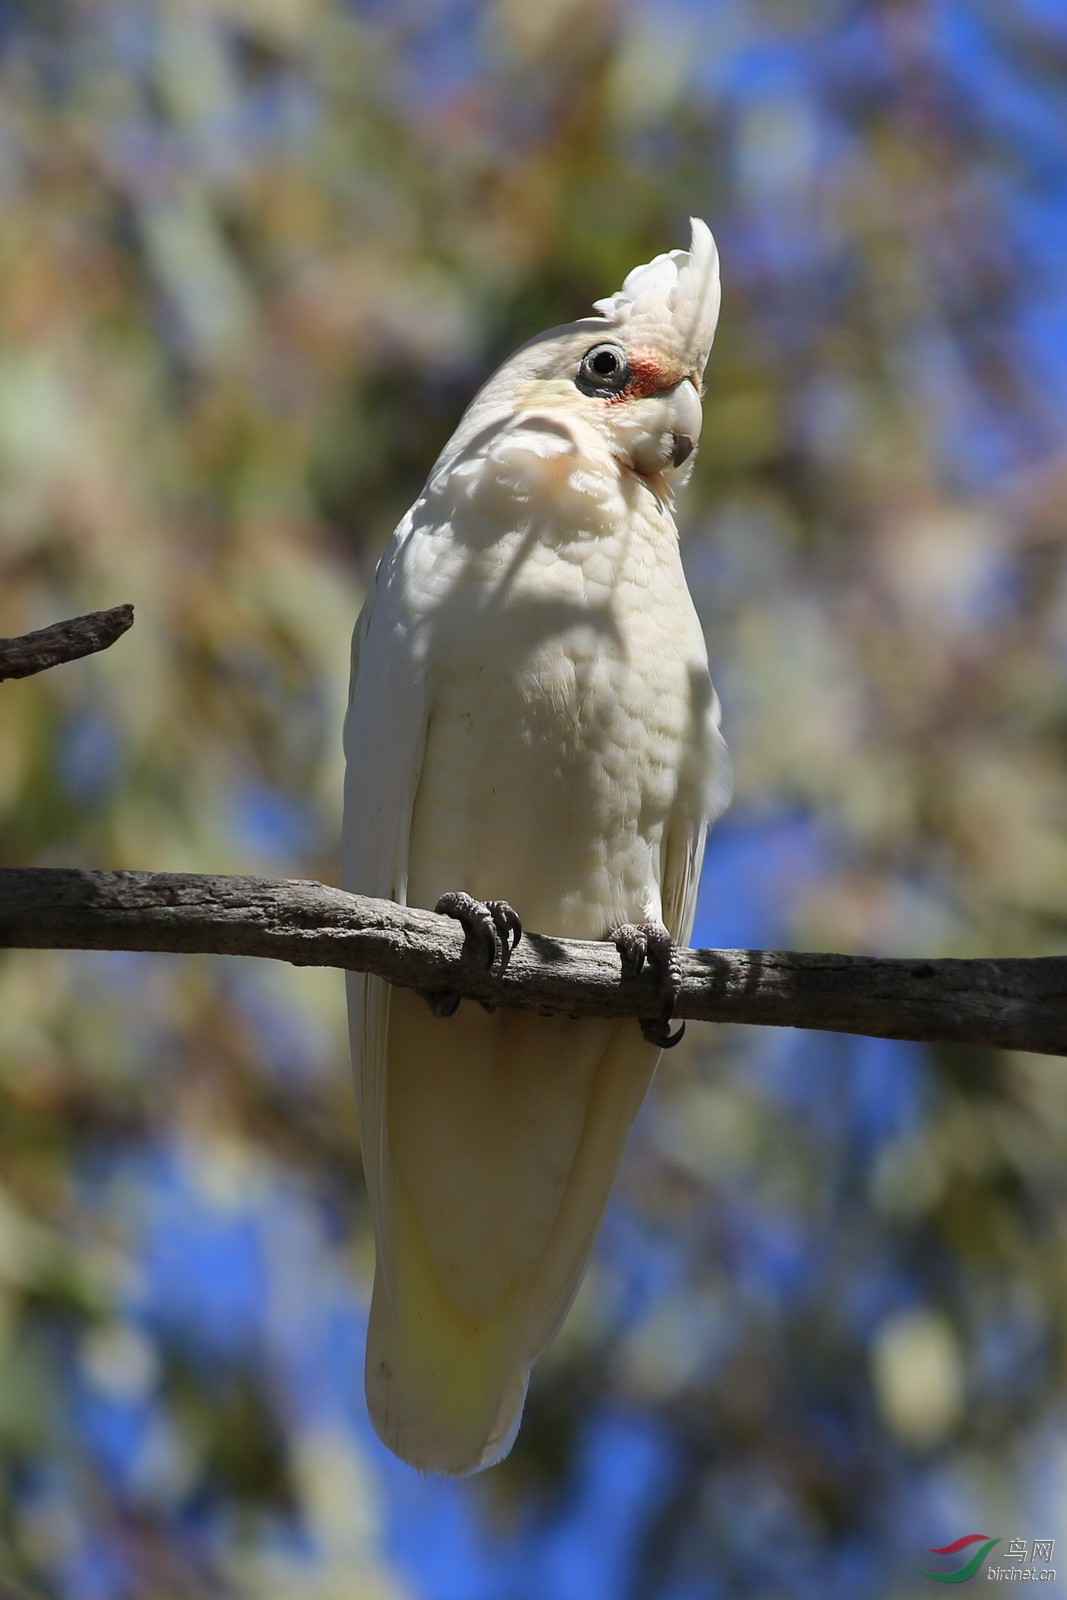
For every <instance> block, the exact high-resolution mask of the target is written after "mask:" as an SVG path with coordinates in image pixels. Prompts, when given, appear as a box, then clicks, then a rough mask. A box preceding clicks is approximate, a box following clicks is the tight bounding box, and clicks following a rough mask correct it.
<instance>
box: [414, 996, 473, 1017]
mask: <svg viewBox="0 0 1067 1600" xmlns="http://www.w3.org/2000/svg"><path fill="white" fill-rule="evenodd" d="M415 992H416V994H417V995H418V996H419V999H420V1000H425V1001H426V1004H427V1005H428V1006H429V1008H430V1010H431V1011H432V1012H433V1014H434V1016H435V1017H454V1016H455V1014H456V1012H457V1011H458V1010H459V1002H460V1000H461V999H462V998H463V996H462V995H458V994H457V993H456V991H455V990H454V989H446V990H445V991H444V992H443V993H441V992H440V991H437V992H436V993H435V992H434V991H433V990H430V989H417V990H416V991H415Z"/></svg>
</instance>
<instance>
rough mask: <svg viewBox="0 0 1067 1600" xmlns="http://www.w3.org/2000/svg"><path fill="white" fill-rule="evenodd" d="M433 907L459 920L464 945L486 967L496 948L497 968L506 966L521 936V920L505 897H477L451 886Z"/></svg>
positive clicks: (493, 960)
mask: <svg viewBox="0 0 1067 1600" xmlns="http://www.w3.org/2000/svg"><path fill="white" fill-rule="evenodd" d="M434 910H435V911H437V912H439V913H440V914H441V916H443V917H455V919H456V921H457V922H459V923H461V924H462V926H463V932H464V934H465V935H466V939H465V945H466V947H467V948H468V949H469V950H470V951H471V952H472V954H474V955H476V956H479V955H480V956H481V957H482V959H483V960H484V963H485V965H486V966H487V967H491V966H492V965H493V963H494V962H495V961H496V958H497V953H498V951H499V955H500V970H501V972H505V971H506V970H507V965H508V962H509V961H510V960H511V952H512V951H513V950H514V949H515V946H516V945H517V944H518V942H519V940H520V939H521V938H522V922H521V921H520V919H519V915H518V913H517V912H516V911H514V910H513V909H512V907H511V906H510V905H508V902H507V901H506V900H476V899H475V898H474V896H473V895H472V894H465V893H464V892H463V890H462V889H450V890H449V892H448V893H447V894H443V895H442V896H441V898H440V900H438V902H437V904H436V905H435V906H434Z"/></svg>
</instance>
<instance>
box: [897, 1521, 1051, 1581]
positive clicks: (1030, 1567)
mask: <svg viewBox="0 0 1067 1600" xmlns="http://www.w3.org/2000/svg"><path fill="white" fill-rule="evenodd" d="M1002 1542H1003V1541H1002V1540H1001V1539H999V1538H996V1539H991V1538H990V1536H989V1534H988V1533H965V1534H964V1535H963V1537H962V1539H953V1541H952V1543H951V1544H941V1545H931V1546H930V1554H931V1555H932V1556H956V1555H960V1554H961V1553H962V1552H963V1551H964V1550H969V1549H970V1547H971V1546H972V1545H977V1546H978V1549H977V1550H974V1551H972V1553H971V1554H970V1555H969V1556H968V1557H967V1558H966V1560H964V1561H963V1562H962V1563H961V1565H960V1566H958V1567H952V1568H951V1569H950V1570H949V1571H947V1572H931V1571H930V1569H929V1568H928V1567H916V1569H915V1570H916V1572H921V1573H922V1575H923V1577H924V1578H933V1580H934V1582H935V1583H966V1582H967V1580H968V1578H973V1577H974V1575H975V1573H976V1572H977V1571H978V1570H979V1568H980V1567H981V1565H982V1563H983V1562H984V1561H985V1559H986V1557H987V1556H988V1555H989V1553H990V1551H991V1550H992V1549H993V1547H994V1545H998V1544H1001V1543H1002ZM1055 1543H1056V1541H1055V1540H1054V1539H1035V1540H1034V1541H1033V1543H1032V1544H1027V1542H1026V1540H1025V1539H1009V1540H1008V1543H1007V1544H1006V1545H1005V1546H1004V1548H1003V1550H1002V1551H1001V1552H1000V1555H999V1556H998V1557H997V1561H998V1563H999V1562H1008V1563H1010V1564H1009V1565H1007V1566H1000V1565H997V1566H994V1565H992V1563H990V1565H988V1566H987V1567H986V1569H985V1575H986V1577H987V1578H989V1579H994V1580H1000V1581H1002V1582H1003V1581H1006V1582H1009V1583H1010V1582H1012V1581H1013V1580H1014V1581H1016V1582H1025V1581H1029V1582H1031V1583H1054V1582H1055V1579H1056V1569H1055V1567H1053V1566H1052V1564H1051V1563H1052V1551H1053V1548H1054V1546H1055Z"/></svg>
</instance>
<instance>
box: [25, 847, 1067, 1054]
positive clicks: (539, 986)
mask: <svg viewBox="0 0 1067 1600" xmlns="http://www.w3.org/2000/svg"><path fill="white" fill-rule="evenodd" d="M3 947H6V948H24V949H81V950H160V951H170V952H174V953H177V954H193V953H197V952H200V953H208V954H216V955H243V956H269V957H271V958H273V959H274V960H276V961H289V962H291V963H292V964H293V965H294V966H326V967H345V968H350V969H352V970H354V971H361V972H373V973H377V974H378V976H379V977H382V978H386V979H388V980H389V982H390V983H395V984H400V985H403V986H405V987H409V988H417V989H422V990H426V991H429V992H447V991H449V990H452V991H456V992H458V993H460V994H462V995H464V996H466V997H468V998H469V999H472V1000H481V1001H484V1002H486V1003H488V1004H490V1005H495V1006H505V1007H514V1008H516V1009H519V1010H523V1011H537V1012H543V1013H561V1014H563V1015H568V1016H590V1017H654V1016H656V1015H657V1013H658V1011H659V996H658V993H657V988H656V981H655V978H654V976H653V975H652V974H651V973H648V972H645V973H643V974H642V975H641V976H640V977H638V978H623V977H622V976H621V974H620V971H619V958H618V956H617V954H616V953H615V950H614V948H613V946H612V945H610V944H604V943H590V942H585V943H580V942H578V941H577V940H571V939H554V938H548V937H546V936H545V935H543V934H534V933H530V934H526V935H525V936H524V937H523V941H522V943H521V944H520V945H519V948H518V949H517V950H516V951H515V953H514V955H513V956H512V958H511V963H510V966H509V967H508V970H507V972H506V973H504V974H503V975H501V974H500V973H499V971H496V970H494V971H493V972H486V971H484V970H483V969H480V968H479V967H478V965H477V964H476V963H475V962H474V961H472V960H471V958H470V957H469V956H468V955H467V954H466V953H465V952H464V951H463V937H462V933H461V931H460V930H459V928H458V927H457V925H456V923H455V922H453V921H451V920H450V919H449V918H447V917H439V916H435V915H434V913H433V912H430V911H419V910H416V909H414V908H412V907H408V906H398V905H394V904H393V903H392V902H391V901H387V900H369V899H366V898H364V897H363V896H361V895H350V894H345V893H344V892H343V891H342V890H340V889H334V888H331V887H329V886H327V885H325V884H321V883H312V882H307V881H303V880H296V879H289V880H283V881H281V882H275V881H273V880H271V879H267V878H237V877H201V876H199V875H197V874H193V873H169V872H82V871H79V870H76V869H73V868H9V869H7V870H2V871H0V948H3ZM681 970H682V992H681V997H680V999H679V1002H678V1005H677V1006H676V1008H675V1015H676V1016H679V1017H686V1018H692V1019H693V1020H699V1021H704V1022H743V1023H772V1024H776V1025H778V1026H781V1027H792V1028H819V1029H826V1030H828V1031H830V1032H833V1033H861V1034H870V1035H874V1036H875V1037H878V1038H884V1039H917V1040H927V1041H939V1040H954V1041H957V1042H959V1043H964V1044H980V1045H995V1046H999V1047H1002V1048H1004V1049H1012V1050H1037V1051H1042V1052H1044V1053H1047V1054H1050V1055H1067V956H1040V957H1035V958H1032V959H1007V960H993V959H990V960H976V961H961V960H943V961H923V960H904V959H895V960H893V959H886V960H883V959H881V958H879V957H876V956H845V955H820V954H810V953H808V954H803V953H797V952H795V951H783V950H686V951H683V952H681ZM441 1025H442V1027H446V1026H447V1023H445V1022H442V1024H441Z"/></svg>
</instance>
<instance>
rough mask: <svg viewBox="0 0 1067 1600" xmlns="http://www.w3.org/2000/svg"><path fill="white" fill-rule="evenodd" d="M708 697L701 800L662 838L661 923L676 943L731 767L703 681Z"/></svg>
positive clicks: (682, 935)
mask: <svg viewBox="0 0 1067 1600" xmlns="http://www.w3.org/2000/svg"><path fill="white" fill-rule="evenodd" d="M707 687H708V690H709V691H710V697H709V700H708V705H707V709H706V712H705V718H706V722H705V730H706V739H705V742H704V744H703V746H702V748H703V749H704V750H705V751H706V753H707V754H706V759H707V761H708V771H707V777H706V781H705V784H704V786H703V796H704V798H703V804H702V805H701V807H700V809H699V811H698V812H697V813H696V814H691V813H689V812H680V813H679V814H677V815H676V816H674V817H672V819H671V824H670V827H669V828H668V830H667V834H666V837H665V839H664V842H663V857H662V867H661V872H660V889H661V894H662V899H663V924H664V926H665V927H666V929H667V931H668V932H669V934H670V936H671V938H672V939H673V940H674V941H675V943H676V944H682V945H685V944H688V943H689V939H690V936H691V934H692V932H693V920H694V918H695V916H696V909H697V895H698V893H699V891H700V870H701V867H702V866H703V863H704V845H705V843H706V842H707V837H708V829H709V828H710V827H711V825H712V823H713V822H715V821H717V819H718V818H719V817H721V816H722V814H723V812H724V811H725V810H726V807H727V806H728V805H729V803H730V791H731V787H732V772H731V767H730V753H729V751H728V750H727V748H726V741H725V740H724V739H723V736H722V733H721V732H720V729H719V723H720V721H721V715H722V713H721V711H720V707H719V699H718V696H717V695H716V693H715V690H714V689H713V688H711V684H710V681H709V682H708V685H707Z"/></svg>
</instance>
